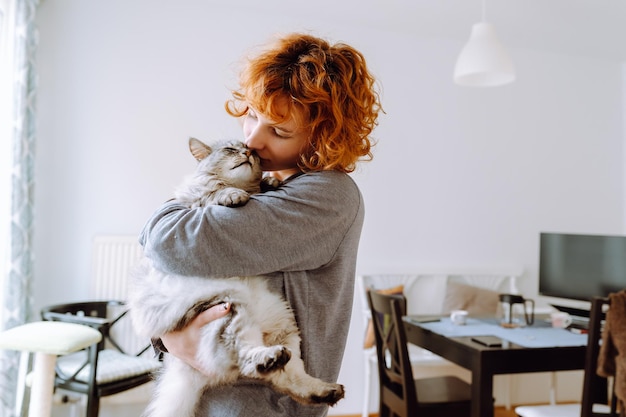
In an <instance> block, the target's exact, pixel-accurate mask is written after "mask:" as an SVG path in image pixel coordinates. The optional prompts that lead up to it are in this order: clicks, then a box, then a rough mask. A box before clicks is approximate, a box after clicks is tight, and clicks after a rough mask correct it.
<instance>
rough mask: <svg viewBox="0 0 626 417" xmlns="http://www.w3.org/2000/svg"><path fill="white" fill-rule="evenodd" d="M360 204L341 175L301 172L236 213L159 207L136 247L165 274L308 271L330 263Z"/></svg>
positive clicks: (354, 190) (225, 209)
mask: <svg viewBox="0 0 626 417" xmlns="http://www.w3.org/2000/svg"><path fill="white" fill-rule="evenodd" d="M359 204H360V193H359V191H358V188H357V186H356V184H355V183H354V182H353V181H352V179H351V178H350V177H349V176H348V175H346V174H342V173H338V172H333V171H326V172H318V173H310V174H304V175H301V176H299V177H297V178H295V179H293V180H292V181H289V182H287V183H286V184H284V185H283V186H282V187H281V188H279V189H278V190H276V191H269V192H266V193H263V194H256V195H254V196H252V198H251V200H250V201H249V202H248V204H246V205H245V206H242V207H236V208H229V207H222V206H208V207H204V208H198V209H189V208H186V207H184V206H182V205H180V204H178V203H176V202H170V203H166V204H165V205H164V206H162V207H161V208H160V209H159V210H158V211H157V212H156V213H155V214H154V215H153V217H152V218H151V219H150V220H149V221H148V223H147V224H146V226H145V228H144V230H143V232H142V235H141V241H142V243H143V244H144V249H145V254H146V255H147V256H148V257H149V258H151V259H152V261H153V263H154V266H155V267H156V268H157V269H160V270H162V271H165V272H168V273H176V274H181V275H189V276H191V275H195V276H215V277H227V276H244V275H262V274H269V273H272V272H276V271H300V270H311V269H316V268H319V267H321V266H323V265H325V264H327V263H328V262H330V260H331V259H332V257H333V256H334V255H335V252H336V250H337V248H338V247H339V245H340V243H341V240H342V239H343V237H344V235H345V233H346V230H347V229H348V228H349V227H350V225H351V224H352V222H353V221H354V219H355V216H356V214H357V212H358V209H359Z"/></svg>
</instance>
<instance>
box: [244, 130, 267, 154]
mask: <svg viewBox="0 0 626 417" xmlns="http://www.w3.org/2000/svg"><path fill="white" fill-rule="evenodd" d="M244 143H245V144H246V146H247V147H248V148H249V149H253V150H255V149H261V148H262V147H263V143H264V141H263V136H262V135H261V133H260V132H259V129H253V130H252V131H250V132H249V134H248V135H247V136H246V140H245V141H244Z"/></svg>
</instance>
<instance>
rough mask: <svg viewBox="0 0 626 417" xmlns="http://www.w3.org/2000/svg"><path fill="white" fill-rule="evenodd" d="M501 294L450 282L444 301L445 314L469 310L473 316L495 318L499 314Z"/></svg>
mask: <svg viewBox="0 0 626 417" xmlns="http://www.w3.org/2000/svg"><path fill="white" fill-rule="evenodd" d="M498 296H499V293H498V292H496V291H492V290H488V289H486V288H480V287H474V286H472V285H467V284H462V283H460V282H454V281H449V282H448V285H447V288H446V295H445V297H444V300H443V313H444V314H449V313H450V312H451V311H452V310H467V311H468V313H469V314H470V315H473V316H493V317H495V316H496V314H497V312H498V305H499V297H498Z"/></svg>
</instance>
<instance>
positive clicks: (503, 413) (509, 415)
mask: <svg viewBox="0 0 626 417" xmlns="http://www.w3.org/2000/svg"><path fill="white" fill-rule="evenodd" d="M494 411H495V413H494V417H517V415H516V414H515V410H514V408H511V409H510V410H507V409H506V408H504V407H496V408H495V409H494ZM335 417H361V415H360V414H358V415H349V416H335ZM370 417H378V414H370Z"/></svg>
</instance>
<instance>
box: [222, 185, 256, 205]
mask: <svg viewBox="0 0 626 417" xmlns="http://www.w3.org/2000/svg"><path fill="white" fill-rule="evenodd" d="M248 200H250V195H249V194H248V193H247V192H245V191H243V190H238V189H233V190H232V191H230V192H228V193H225V194H223V195H221V196H220V197H219V198H218V200H217V204H219V205H221V206H227V207H236V206H243V205H244V204H246V203H247V202H248Z"/></svg>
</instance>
